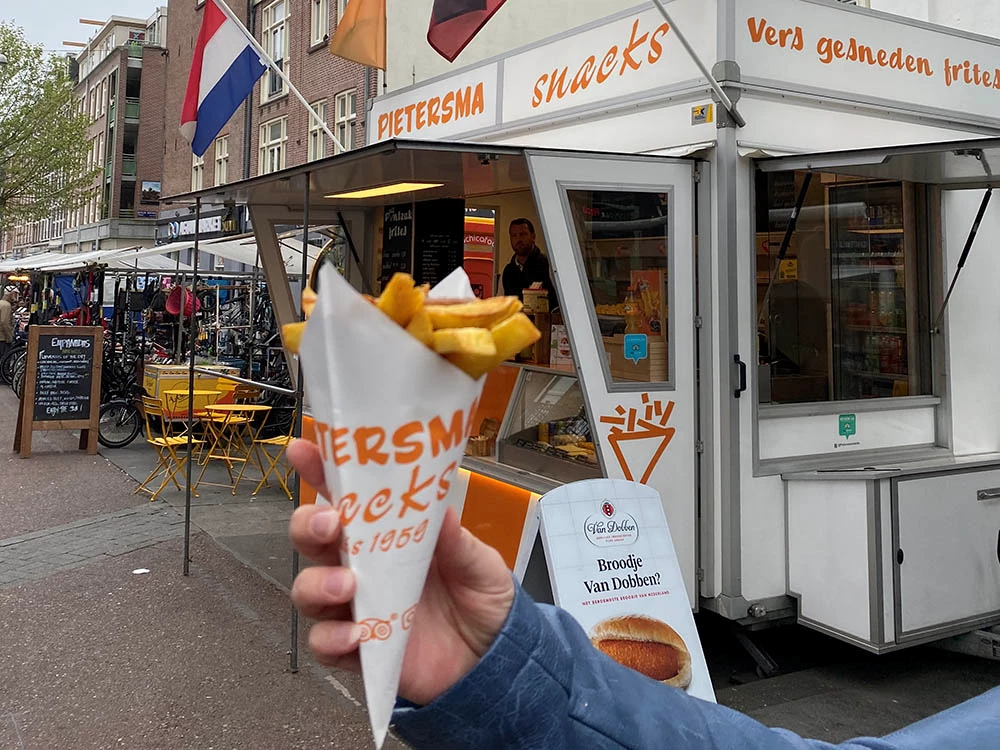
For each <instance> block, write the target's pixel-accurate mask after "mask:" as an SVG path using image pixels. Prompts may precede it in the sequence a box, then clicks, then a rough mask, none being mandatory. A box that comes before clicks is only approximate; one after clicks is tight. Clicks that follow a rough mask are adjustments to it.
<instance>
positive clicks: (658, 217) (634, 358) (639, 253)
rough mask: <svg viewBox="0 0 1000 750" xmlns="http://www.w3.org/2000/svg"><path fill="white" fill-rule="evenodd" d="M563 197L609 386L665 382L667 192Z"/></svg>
mask: <svg viewBox="0 0 1000 750" xmlns="http://www.w3.org/2000/svg"><path fill="white" fill-rule="evenodd" d="M566 195H567V199H568V204H569V210H570V215H571V217H572V224H573V228H574V229H575V230H576V231H575V234H576V239H577V241H578V243H579V248H578V250H579V256H580V258H581V259H582V263H583V269H584V274H585V279H584V281H585V290H586V293H589V295H590V300H589V303H590V305H591V306H592V307H593V309H594V314H595V316H596V319H597V323H598V325H599V329H600V337H601V343H602V344H603V349H604V353H605V358H604V365H605V374H606V377H607V378H608V383H609V386H611V385H612V384H623V383H625V384H628V383H658V384H667V383H669V382H670V381H671V380H672V378H671V370H670V366H671V361H670V318H669V309H670V290H671V284H670V282H671V279H670V268H671V257H670V248H671V245H670V230H671V214H670V193H667V192H646V191H639V190H619V191H609V190H580V189H570V190H568V191H567V193H566Z"/></svg>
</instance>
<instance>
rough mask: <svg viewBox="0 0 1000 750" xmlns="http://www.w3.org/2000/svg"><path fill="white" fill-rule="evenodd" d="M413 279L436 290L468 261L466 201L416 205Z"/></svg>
mask: <svg viewBox="0 0 1000 750" xmlns="http://www.w3.org/2000/svg"><path fill="white" fill-rule="evenodd" d="M413 255H414V259H415V260H414V265H415V269H414V274H413V276H414V278H415V279H416V282H417V283H418V284H430V285H431V286H434V285H435V284H437V283H438V282H439V281H441V279H443V278H444V277H445V276H447V275H448V274H449V273H451V272H452V271H454V270H455V269H456V268H459V267H461V266H462V263H463V261H464V259H465V201H464V200H461V199H443V200H436V201H423V202H421V203H417V204H416V216H415V218H414V252H413Z"/></svg>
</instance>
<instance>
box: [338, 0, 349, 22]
mask: <svg viewBox="0 0 1000 750" xmlns="http://www.w3.org/2000/svg"><path fill="white" fill-rule="evenodd" d="M346 10H347V0H337V23H340V19H341V18H343V17H344V11H346Z"/></svg>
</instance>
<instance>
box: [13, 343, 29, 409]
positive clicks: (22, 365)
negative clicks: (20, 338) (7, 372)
mask: <svg viewBox="0 0 1000 750" xmlns="http://www.w3.org/2000/svg"><path fill="white" fill-rule="evenodd" d="M27 369H28V350H27V349H24V350H23V351H21V354H20V356H19V357H18V358H17V360H16V361H15V362H14V368H13V371H12V373H11V379H10V387H11V388H12V389H13V391H14V393H15V394H16V395H17V397H18V398H21V391H22V390H24V373H25V370H27Z"/></svg>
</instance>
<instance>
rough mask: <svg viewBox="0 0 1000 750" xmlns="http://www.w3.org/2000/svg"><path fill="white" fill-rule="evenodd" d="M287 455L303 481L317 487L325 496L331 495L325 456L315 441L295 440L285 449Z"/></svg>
mask: <svg viewBox="0 0 1000 750" xmlns="http://www.w3.org/2000/svg"><path fill="white" fill-rule="evenodd" d="M285 456H286V457H287V458H288V461H289V463H291V465H292V466H293V467H294V468H295V470H296V471H297V472H298V473H299V476H300V477H301V478H302V481H303V482H305V483H306V484H309V485H311V486H313V487H315V488H316V491H317V492H319V494H321V495H323V497H329V496H330V495H329V493H328V492H327V491H326V477H325V476H324V474H323V458H322V457H321V456H320V453H319V448H317V447H316V444H315V443H311V442H309V441H308V440H293V441H292V442H291V443H289V445H288V448H287V449H286V450H285Z"/></svg>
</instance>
